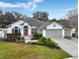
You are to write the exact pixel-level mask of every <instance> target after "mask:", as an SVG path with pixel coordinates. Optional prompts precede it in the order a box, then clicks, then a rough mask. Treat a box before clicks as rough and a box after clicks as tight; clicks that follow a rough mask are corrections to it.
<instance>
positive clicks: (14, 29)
mask: <svg viewBox="0 0 79 59" xmlns="http://www.w3.org/2000/svg"><path fill="white" fill-rule="evenodd" d="M12 33H13V34H19V33H20V29H19V28H18V27H14V28H13V29H12Z"/></svg>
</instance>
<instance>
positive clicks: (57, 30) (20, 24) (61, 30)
mask: <svg viewBox="0 0 79 59" xmlns="http://www.w3.org/2000/svg"><path fill="white" fill-rule="evenodd" d="M73 29H74V28H66V27H64V25H61V24H59V23H57V22H53V23H49V22H42V21H39V20H37V19H34V18H31V17H27V18H25V19H21V20H19V21H16V22H14V23H12V24H10V25H9V26H8V27H7V28H0V37H1V38H4V37H7V36H6V35H7V34H17V33H20V34H21V37H24V38H28V39H31V38H32V36H33V34H34V32H39V33H42V35H43V36H44V37H47V38H54V39H56V38H64V37H72V33H74V30H73Z"/></svg>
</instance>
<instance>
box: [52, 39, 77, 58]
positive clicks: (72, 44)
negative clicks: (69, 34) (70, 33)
mask: <svg viewBox="0 0 79 59" xmlns="http://www.w3.org/2000/svg"><path fill="white" fill-rule="evenodd" d="M53 40H54V41H56V43H58V45H59V46H60V47H61V48H62V49H63V50H65V51H66V52H68V53H69V54H70V55H72V56H73V59H78V39H77V38H72V39H53Z"/></svg>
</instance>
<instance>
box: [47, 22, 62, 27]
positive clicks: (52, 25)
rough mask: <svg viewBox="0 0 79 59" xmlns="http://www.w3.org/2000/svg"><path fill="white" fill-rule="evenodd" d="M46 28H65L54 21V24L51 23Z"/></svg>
mask: <svg viewBox="0 0 79 59" xmlns="http://www.w3.org/2000/svg"><path fill="white" fill-rule="evenodd" d="M46 28H47V29H63V28H62V26H61V25H60V24H57V23H55V22H54V23H52V24H50V25H48V26H47V27H46Z"/></svg>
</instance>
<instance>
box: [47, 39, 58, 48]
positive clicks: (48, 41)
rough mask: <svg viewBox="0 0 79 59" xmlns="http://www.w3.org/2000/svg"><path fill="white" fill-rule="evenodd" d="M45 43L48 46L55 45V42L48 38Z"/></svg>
mask: <svg viewBox="0 0 79 59" xmlns="http://www.w3.org/2000/svg"><path fill="white" fill-rule="evenodd" d="M46 45H47V46H49V47H57V44H56V43H55V42H54V41H52V40H51V39H50V38H48V39H47V40H46Z"/></svg>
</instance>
